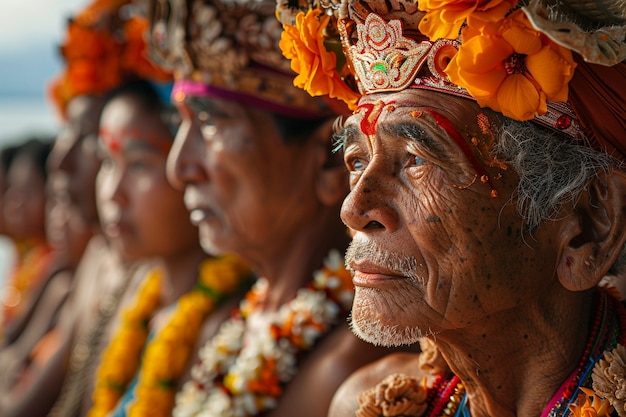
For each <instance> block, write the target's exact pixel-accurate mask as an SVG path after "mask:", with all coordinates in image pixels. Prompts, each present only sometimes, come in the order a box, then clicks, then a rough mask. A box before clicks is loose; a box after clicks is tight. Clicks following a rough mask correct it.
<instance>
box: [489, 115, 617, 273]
mask: <svg viewBox="0 0 626 417" xmlns="http://www.w3.org/2000/svg"><path fill="white" fill-rule="evenodd" d="M494 152H495V155H496V156H497V157H498V158H499V159H500V160H503V161H504V162H506V163H507V164H508V165H509V166H510V167H511V168H512V169H513V170H514V171H515V172H517V174H518V175H519V177H520V181H519V186H518V189H517V193H516V196H515V197H516V199H517V208H518V211H519V213H520V215H521V216H522V218H523V219H524V221H526V222H527V224H528V228H529V230H534V229H535V228H536V227H537V226H539V224H540V223H541V222H543V221H549V220H556V219H558V218H559V217H560V216H562V215H563V206H564V205H565V204H568V203H574V204H575V203H576V202H577V201H578V199H579V198H580V196H581V195H582V194H583V192H584V191H585V190H586V189H587V185H588V184H589V182H590V181H591V180H593V179H594V178H595V177H596V176H597V175H599V174H601V173H607V172H609V171H610V170H611V169H613V168H615V167H618V166H620V165H619V162H618V161H617V160H616V159H615V158H613V157H611V156H610V155H608V154H607V153H606V152H603V151H599V150H595V149H593V148H592V147H590V146H589V145H588V144H587V143H585V142H584V141H582V140H580V141H576V140H573V139H571V138H568V137H564V136H562V135H560V134H559V133H557V132H552V131H549V130H547V129H544V128H541V127H539V126H537V125H535V124H532V123H527V122H526V123H524V122H517V121H514V120H510V119H506V120H505V121H504V123H503V126H502V128H501V131H500V135H499V139H498V141H497V144H496V146H495V149H494ZM625 260H626V253H625V249H623V250H622V255H621V256H620V259H618V262H616V264H615V265H614V268H619V269H620V270H622V269H623V268H624V266H625V264H626V262H625Z"/></svg>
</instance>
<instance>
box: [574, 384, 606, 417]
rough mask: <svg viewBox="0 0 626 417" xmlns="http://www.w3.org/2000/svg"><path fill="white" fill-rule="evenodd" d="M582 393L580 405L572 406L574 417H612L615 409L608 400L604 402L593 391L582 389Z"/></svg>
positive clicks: (579, 398)
mask: <svg viewBox="0 0 626 417" xmlns="http://www.w3.org/2000/svg"><path fill="white" fill-rule="evenodd" d="M580 389H581V391H582V393H581V394H579V396H578V404H575V405H571V406H570V411H571V412H572V417H610V416H611V413H612V412H613V407H611V405H610V404H609V401H608V400H603V399H601V398H600V397H598V396H597V395H595V393H594V392H593V390H590V389H588V388H583V387H581V388H580Z"/></svg>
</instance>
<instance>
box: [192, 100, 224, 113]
mask: <svg viewBox="0 0 626 417" xmlns="http://www.w3.org/2000/svg"><path fill="white" fill-rule="evenodd" d="M185 101H186V102H187V105H188V106H189V107H190V108H191V110H193V112H194V113H196V114H200V113H202V112H204V113H208V114H209V115H216V116H220V115H223V114H224V112H223V110H222V109H221V108H220V106H219V105H218V104H217V103H215V102H214V101H213V100H211V99H209V98H206V97H196V96H190V97H187V98H186V100H185Z"/></svg>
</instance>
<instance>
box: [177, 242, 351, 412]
mask: <svg viewBox="0 0 626 417" xmlns="http://www.w3.org/2000/svg"><path fill="white" fill-rule="evenodd" d="M267 292H268V282H267V281H266V280H264V279H259V281H257V283H256V284H255V285H254V287H253V288H252V290H251V291H250V292H249V293H248V294H247V295H246V299H245V300H243V301H242V303H241V305H240V309H239V312H240V315H238V316H237V317H233V318H231V319H229V320H227V321H226V322H224V323H223V324H222V326H221V327H220V330H219V332H218V333H217V335H216V336H215V337H214V338H213V339H212V340H210V341H209V342H208V343H207V344H206V345H205V346H204V347H203V348H202V349H201V350H200V352H199V357H200V363H198V364H197V365H195V366H194V367H193V369H192V371H191V376H192V379H191V380H190V381H188V382H187V383H185V385H184V386H183V389H182V391H181V392H179V393H178V395H177V397H176V406H175V407H174V411H173V416H174V417H192V416H193V417H247V416H254V415H257V414H258V413H260V412H262V411H265V410H269V409H272V408H275V407H276V404H277V402H278V399H279V397H280V395H281V393H282V388H283V387H284V385H285V384H287V383H288V382H289V381H291V379H292V378H293V377H294V375H295V374H296V372H297V355H298V353H299V352H301V351H303V350H307V349H310V348H311V347H312V346H313V345H314V344H315V342H316V341H317V340H318V339H319V338H320V337H321V336H322V335H324V334H325V333H326V332H327V331H329V330H330V328H331V326H332V325H333V324H334V323H335V322H336V320H337V317H338V316H339V314H340V313H341V311H342V310H344V311H345V310H348V309H349V308H350V306H351V305H352V298H353V295H354V292H353V287H352V278H351V276H350V273H349V272H348V271H346V269H345V266H344V262H343V258H342V257H341V255H340V254H339V252H338V251H336V250H333V251H331V252H330V254H329V256H328V257H327V258H326V260H325V261H324V268H322V270H320V271H317V272H316V273H315V274H314V277H313V281H312V283H311V284H309V285H308V286H307V287H305V288H301V289H300V290H298V293H297V296H296V297H295V298H294V299H293V300H292V301H290V302H289V303H287V304H285V305H283V306H281V307H280V309H279V310H278V311H277V312H275V313H274V314H272V315H271V316H270V317H268V316H267V314H265V315H263V314H262V312H260V311H259V310H260V308H259V307H260V306H261V305H262V303H263V301H264V300H265V298H266V296H267Z"/></svg>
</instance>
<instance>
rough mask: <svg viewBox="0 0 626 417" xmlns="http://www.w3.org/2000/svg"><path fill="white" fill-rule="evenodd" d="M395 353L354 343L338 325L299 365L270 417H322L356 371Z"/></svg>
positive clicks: (349, 335) (358, 341) (348, 331)
mask: <svg viewBox="0 0 626 417" xmlns="http://www.w3.org/2000/svg"><path fill="white" fill-rule="evenodd" d="M394 351H395V350H393V349H390V348H382V347H377V346H374V345H371V344H369V343H366V342H364V341H362V340H360V339H358V338H357V337H356V336H354V334H352V332H351V331H350V329H349V328H348V325H347V324H342V325H341V326H339V327H338V328H336V329H335V330H334V331H333V332H331V333H330V334H328V335H327V336H326V337H325V338H324V340H322V341H321V342H320V343H319V344H318V345H316V346H315V348H314V350H313V351H311V352H310V353H309V354H308V355H307V356H306V358H304V360H303V361H302V362H301V363H300V366H299V371H298V374H297V375H296V376H295V378H294V379H293V380H292V381H291V382H290V383H289V385H288V386H287V387H286V389H285V392H284V395H283V396H282V398H281V400H280V403H279V405H278V407H277V408H276V409H275V410H274V411H273V412H272V413H271V414H270V415H271V416H272V417H277V416H293V415H298V416H300V417H326V415H327V414H328V409H329V407H330V402H331V400H332V398H333V395H334V394H335V391H336V390H337V389H338V388H339V386H340V385H341V384H342V383H343V382H344V381H345V380H346V378H348V377H349V376H350V375H351V374H352V373H353V372H355V371H356V370H357V369H359V368H361V367H363V366H364V365H366V364H369V363H371V362H374V361H376V360H378V359H379V358H381V357H383V356H385V355H388V354H390V353H392V352H394Z"/></svg>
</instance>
